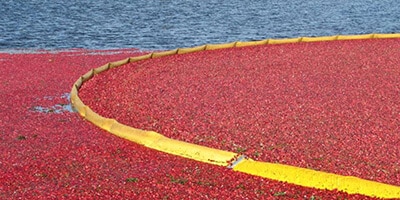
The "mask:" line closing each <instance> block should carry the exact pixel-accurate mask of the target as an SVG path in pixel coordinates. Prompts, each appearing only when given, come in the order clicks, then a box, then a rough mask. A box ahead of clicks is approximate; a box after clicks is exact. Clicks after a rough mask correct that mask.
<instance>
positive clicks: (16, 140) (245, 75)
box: [0, 39, 400, 199]
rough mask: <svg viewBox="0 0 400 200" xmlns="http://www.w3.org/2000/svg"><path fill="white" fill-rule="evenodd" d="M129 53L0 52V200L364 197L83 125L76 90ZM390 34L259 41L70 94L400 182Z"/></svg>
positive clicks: (399, 86)
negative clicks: (94, 71) (216, 162)
mask: <svg viewBox="0 0 400 200" xmlns="http://www.w3.org/2000/svg"><path fill="white" fill-rule="evenodd" d="M143 54H144V53H143V52H139V51H135V50H113V51H88V50H74V51H69V52H31V53H1V54H0V56H1V57H0V63H1V64H2V66H3V69H2V70H3V71H2V73H1V75H0V77H1V80H2V83H1V85H2V86H1V88H2V89H1V90H0V92H1V97H0V98H1V105H0V109H1V113H0V115H1V118H0V128H1V129H0V140H1V143H0V144H1V145H0V148H1V152H2V157H1V158H0V166H1V168H0V176H1V177H2V181H1V183H0V197H2V198H27V199H29V198H36V199H40V198H53V199H58V198H107V199H109V198H115V199H118V198H138V199H140V198H143V199H149V198H156V199H169V198H170V199H177V198H182V197H185V198H194V199H227V198H238V199H243V198H249V199H274V198H278V197H280V198H287V199H326V198H333V199H372V198H373V197H367V196H363V195H361V194H347V193H345V192H341V191H336V190H333V191H328V190H320V189H314V188H308V187H302V186H299V185H293V184H289V183H285V182H282V181H276V180H270V179H266V178H262V177H257V176H252V175H248V174H244V173H238V172H235V171H233V170H231V169H228V168H225V167H220V166H214V165H210V164H207V163H202V162H198V161H194V160H190V159H185V158H182V157H179V156H174V155H170V154H166V153H162V152H159V151H155V150H152V149H149V148H145V147H144V146H141V145H138V144H135V143H132V142H130V141H128V140H124V139H121V138H119V137H116V136H114V135H112V134H110V133H108V132H106V131H104V130H102V129H99V128H97V127H95V126H93V125H92V124H90V123H88V122H87V121H85V120H83V119H82V118H81V117H80V116H79V115H78V114H77V113H75V112H73V109H72V108H71V105H70V102H69V90H70V88H71V85H72V83H73V82H74V81H75V80H76V79H77V77H79V76H81V75H82V74H84V73H85V72H87V71H88V70H89V69H92V68H95V67H98V66H101V65H103V64H105V63H107V62H109V61H115V60H120V59H123V58H127V57H132V56H139V55H143ZM399 58H400V39H363V40H343V41H326V42H312V43H290V44H275V45H259V46H249V47H240V48H227V49H217V50H210V51H200V52H194V53H188V54H181V55H178V54H177V55H170V56H164V57H160V58H154V59H147V60H142V61H138V62H134V63H129V64H126V65H124V66H121V67H118V68H115V69H110V70H108V71H105V72H103V73H101V74H99V75H95V76H93V77H92V79H90V80H89V81H87V82H85V83H84V84H83V85H82V87H81V88H80V90H79V95H80V97H81V99H82V101H83V102H84V103H85V104H86V105H88V106H89V107H90V108H91V109H93V110H94V111H95V112H96V113H98V114H100V115H101V116H105V117H108V118H114V119H116V120H118V121H119V122H121V123H123V124H126V125H129V126H132V127H136V128H140V129H143V130H152V131H156V132H158V133H161V134H163V135H165V136H167V137H169V138H173V139H177V140H182V141H186V142H189V143H194V144H198V145H203V146H207V147H211V148H215V149H221V150H226V151H230V152H235V153H238V154H240V155H242V154H243V155H246V156H248V157H251V158H252V159H255V160H260V161H265V162H271V163H282V164H286V165H291V166H297V167H301V168H308V169H313V170H317V171H326V172H330V173H335V174H340V175H344V176H355V177H359V178H362V179H367V180H372V181H376V182H381V183H386V184H390V185H397V186H398V185H400V165H399V160H398V158H399V155H400V149H399V147H398V145H397V144H398V143H399V142H400V134H399V126H400V121H399V120H400V105H399V103H400V81H399V77H400V76H399V75H400V74H399V73H400V68H399V64H400V60H399Z"/></svg>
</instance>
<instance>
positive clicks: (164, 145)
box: [71, 34, 400, 198]
mask: <svg viewBox="0 0 400 200" xmlns="http://www.w3.org/2000/svg"><path fill="white" fill-rule="evenodd" d="M387 38H400V34H366V35H336V36H323V37H299V38H289V39H266V40H260V41H248V42H242V41H237V42H232V43H225V44H207V45H202V46H197V47H190V48H178V49H175V50H169V51H163V52H154V53H150V54H146V55H143V56H137V57H131V58H126V59H124V60H120V61H116V62H110V63H107V64H105V65H103V66H100V67H98V68H95V69H92V70H90V71H88V72H87V73H86V74H84V75H83V76H81V77H79V79H78V80H77V81H76V82H75V83H74V85H73V87H72V90H71V103H72V105H73V106H74V108H75V109H76V110H77V111H78V113H79V114H80V115H81V116H82V117H83V118H85V119H87V120H88V121H90V122H92V123H93V124H94V125H96V126H98V127H100V128H102V129H104V130H106V131H108V132H110V133H112V134H114V135H116V136H119V137H121V138H124V139H127V140H129V141H132V142H135V143H137V144H141V145H144V146H146V147H149V148H152V149H155V150H159V151H162V152H165V153H169V154H173V155H178V156H182V157H185V158H189V159H193V160H197V161H200V162H205V163H209V164H214V165H219V166H224V167H228V168H231V169H232V170H234V171H238V172H243V173H247V174H251V175H255V176H261V177H265V178H268V179H273V180H278V181H283V182H288V183H292V184H296V185H300V186H304V187H312V188H317V189H327V190H338V191H344V192H347V193H349V194H362V195H366V196H370V197H378V198H400V186H395V185H389V184H384V183H379V182H375V181H369V180H364V179H360V178H357V177H354V176H342V175H337V174H333V173H327V172H321V171H315V170H310V169H305V168H300V167H294V166H289V165H283V164H277V163H268V162H260V161H254V160H252V159H251V158H247V157H246V156H245V155H239V154H237V153H233V152H228V151H223V150H218V149H213V148H209V147H205V146H200V145H196V144H191V143H187V142H183V141H179V140H174V139H170V138H168V137H165V136H163V135H162V134H159V133H156V132H154V131H145V130H140V129H137V128H133V127H130V126H126V125H124V124H121V123H119V122H118V121H117V120H115V119H110V118H105V117H103V116H100V115H99V114H97V113H95V112H93V110H92V109H90V108H89V107H88V106H86V105H85V104H84V103H83V102H82V100H81V99H80V98H79V89H80V88H81V86H82V84H83V83H84V82H86V81H89V80H90V79H91V78H92V77H93V76H95V75H97V74H100V73H102V72H104V71H107V70H110V69H112V68H115V67H120V66H123V65H125V64H128V63H132V62H137V61H141V60H149V59H152V58H158V57H164V56H170V55H175V54H186V53H192V52H199V51H208V50H216V49H226V48H236V47H245V46H255V45H273V44H288V43H299V42H322V41H335V40H361V39H387Z"/></svg>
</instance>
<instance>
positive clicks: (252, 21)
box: [0, 0, 400, 51]
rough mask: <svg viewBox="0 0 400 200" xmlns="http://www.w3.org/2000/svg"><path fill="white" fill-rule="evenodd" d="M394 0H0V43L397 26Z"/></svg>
mask: <svg viewBox="0 0 400 200" xmlns="http://www.w3.org/2000/svg"><path fill="white" fill-rule="evenodd" d="M399 19H400V6H399V1H398V0H379V1H377V0H336V1H332V0H253V1H247V0H230V1H220V0H202V1H191V0H174V1H172V0H136V1H133V0H131V1H129V0H116V1H109V0H68V1H52V0H30V1H22V0H20V1H18V0H1V1H0V50H2V51H7V50H10V49H11V50H12V49H49V50H52V49H69V48H87V49H113V48H140V49H146V50H149V49H175V48H178V47H190V46H196V45H202V44H207V43H226V42H232V41H239V40H241V41H248V40H260V39H266V38H287V37H299V36H323V35H336V34H364V33H392V32H400V22H399Z"/></svg>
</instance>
